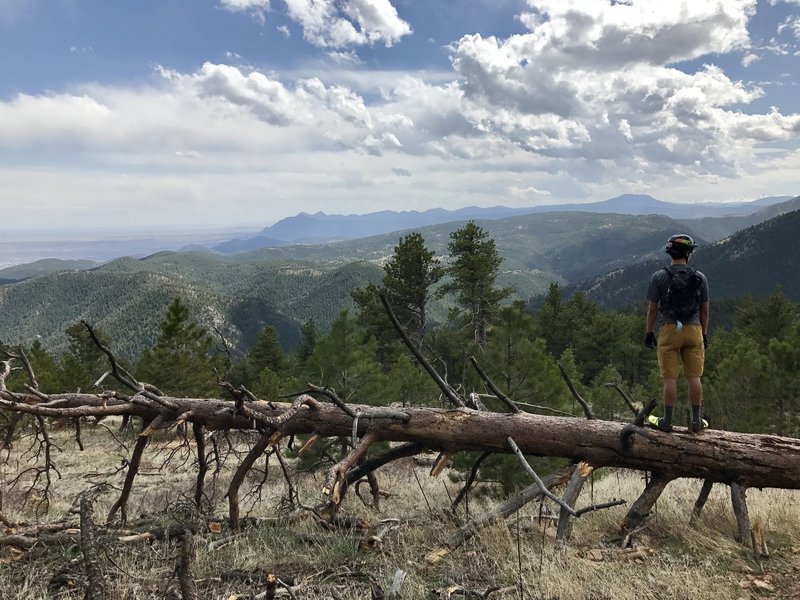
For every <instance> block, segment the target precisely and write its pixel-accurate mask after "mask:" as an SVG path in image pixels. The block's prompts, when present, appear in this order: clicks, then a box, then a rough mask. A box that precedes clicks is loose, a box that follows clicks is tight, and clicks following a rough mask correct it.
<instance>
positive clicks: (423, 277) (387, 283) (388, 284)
mask: <svg viewBox="0 0 800 600" xmlns="http://www.w3.org/2000/svg"><path fill="white" fill-rule="evenodd" d="M383 270H384V277H383V281H382V283H381V285H380V286H376V285H374V284H370V285H368V286H366V287H364V288H360V289H358V290H356V291H354V292H353V294H352V296H353V299H354V300H355V302H356V304H357V305H358V307H359V317H358V318H359V322H360V323H362V324H363V325H364V326H365V327H366V328H367V330H368V331H369V332H370V333H371V334H372V335H374V336H375V337H376V338H377V339H378V341H379V343H380V344H381V345H384V346H392V345H395V346H396V342H397V333H396V332H395V331H394V328H393V327H392V325H391V322H390V321H389V318H388V316H387V315H386V311H385V310H384V308H383V305H382V304H381V302H380V300H379V297H378V295H379V294H381V293H383V294H385V295H386V299H387V300H388V301H389V304H390V305H391V306H392V310H393V311H394V313H395V316H396V317H397V320H398V321H399V322H400V324H401V325H402V326H403V327H404V329H405V330H406V332H407V333H408V334H409V336H410V337H411V339H412V340H413V341H414V342H415V343H416V345H417V346H418V347H419V348H422V347H423V345H424V343H425V336H426V335H427V333H428V303H429V302H430V300H431V297H432V296H433V286H435V285H436V284H437V283H438V282H439V280H441V278H442V277H444V268H443V267H442V266H441V265H440V264H439V261H438V260H437V259H436V257H435V252H433V251H431V250H428V249H427V248H426V247H425V240H424V238H423V237H422V235H421V234H419V233H416V232H415V233H410V234H408V235H406V236H404V237H402V238H400V241H399V243H398V244H397V246H395V247H394V254H393V255H392V257H391V258H390V259H389V262H388V263H386V265H384V267H383Z"/></svg>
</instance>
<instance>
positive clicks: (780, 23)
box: [0, 0, 800, 231]
mask: <svg viewBox="0 0 800 600" xmlns="http://www.w3.org/2000/svg"><path fill="white" fill-rule="evenodd" d="M799 63H800V0H764V1H758V2H755V1H753V0H716V1H709V2H705V1H701V0H683V1H681V0H675V1H670V2H665V1H664V0H657V1H653V0H648V1H640V0H625V1H613V2H612V1H610V0H607V1H603V0H528V1H516V0H507V1H503V0H499V1H494V2H488V1H483V0H441V1H437V0H431V1H430V2H420V1H418V0H159V1H155V0H140V1H137V2H124V1H111V0H104V1H100V0H0V214H2V218H0V231H2V230H16V231H20V230H26V229H36V230H40V231H41V230H58V229H65V228H74V229H91V228H101V227H102V228H104V229H109V228H111V229H123V228H130V227H134V228H138V229H148V228H153V229H156V228H159V229H163V228H166V229H169V228H176V227H182V228H183V227H192V228H219V227H241V226H252V227H253V228H254V229H256V228H260V227H263V226H264V225H267V224H270V223H272V222H274V221H276V220H278V219H280V218H283V217H286V216H289V215H292V214H296V213H297V212H300V211H307V212H314V211H317V210H323V211H325V212H328V213H351V212H354V213H365V212H371V211H374V210H382V209H394V210H410V209H416V210H424V209H427V208H432V207H437V206H441V207H445V208H457V207H461V206H466V205H480V206H492V205H498V204H503V205H507V206H532V205H537V204H552V203H561V202H587V201H594V200H602V199H606V198H609V197H612V196H615V195H618V194H621V193H626V192H631V193H649V194H651V195H653V196H655V197H658V198H660V199H664V200H671V201H677V202H697V201H704V200H713V201H731V200H748V199H755V198H758V197H763V196H772V195H797V194H798V193H800V115H799V114H798V113H800V100H798V98H799V97H800V93H799V91H798V85H797V78H798V73H800V69H798V65H799Z"/></svg>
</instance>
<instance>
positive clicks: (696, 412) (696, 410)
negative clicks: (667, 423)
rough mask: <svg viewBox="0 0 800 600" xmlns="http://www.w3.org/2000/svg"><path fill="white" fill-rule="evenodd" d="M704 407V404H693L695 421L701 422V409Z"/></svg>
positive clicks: (693, 418)
mask: <svg viewBox="0 0 800 600" xmlns="http://www.w3.org/2000/svg"><path fill="white" fill-rule="evenodd" d="M702 409H703V406H702V405H698V406H695V405H694V404H692V421H694V422H695V423H699V422H700V411H701V410H702Z"/></svg>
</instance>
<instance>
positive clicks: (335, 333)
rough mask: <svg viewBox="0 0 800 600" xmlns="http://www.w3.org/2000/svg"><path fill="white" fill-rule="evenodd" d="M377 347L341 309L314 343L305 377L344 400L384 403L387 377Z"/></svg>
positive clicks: (372, 339) (373, 339)
mask: <svg viewBox="0 0 800 600" xmlns="http://www.w3.org/2000/svg"><path fill="white" fill-rule="evenodd" d="M376 348H377V344H376V342H375V338H372V337H367V338H365V336H364V333H363V331H361V330H360V329H359V328H358V327H357V323H356V321H355V319H353V317H352V316H350V314H349V313H348V311H346V310H345V311H342V312H341V313H340V314H339V316H338V317H337V318H336V319H335V320H334V322H333V323H332V324H331V330H330V332H329V333H328V334H327V335H325V336H323V337H322V338H320V339H319V340H317V343H316V344H315V346H314V351H313V352H312V353H311V356H310V357H309V359H308V362H307V366H306V368H307V373H308V380H310V381H312V382H314V383H316V384H317V385H320V386H325V387H331V388H333V389H335V390H336V393H337V394H338V395H339V397H340V398H342V399H343V400H349V399H352V400H353V401H357V402H360V403H364V404H383V403H386V402H387V401H388V400H389V398H388V397H387V396H386V394H385V391H386V390H385V388H386V378H385V376H384V375H383V374H382V373H381V366H380V364H379V363H378V361H377V359H376V358H375V352H376Z"/></svg>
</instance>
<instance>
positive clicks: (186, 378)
mask: <svg viewBox="0 0 800 600" xmlns="http://www.w3.org/2000/svg"><path fill="white" fill-rule="evenodd" d="M160 328H161V334H160V335H159V337H158V340H157V341H156V344H155V346H153V347H152V348H149V349H148V350H145V352H144V353H143V354H142V357H141V358H140V359H139V362H138V364H137V365H136V375H137V377H138V378H139V379H140V380H142V381H145V382H147V383H151V384H153V385H155V386H156V387H158V388H159V389H161V391H162V392H164V393H165V394H169V395H184V396H186V395H195V396H202V395H205V394H209V393H211V392H212V391H213V390H214V387H215V384H214V381H215V374H214V364H215V362H214V361H213V360H212V358H211V356H210V355H209V351H210V350H211V345H212V339H211V336H210V335H209V333H208V331H206V329H205V328H204V327H201V326H200V325H198V324H197V323H195V322H194V321H192V320H191V318H190V316H189V309H188V307H187V306H186V305H185V304H183V303H182V302H181V300H180V298H176V299H175V300H173V301H172V303H171V304H170V305H169V307H168V308H167V313H166V316H165V318H164V320H163V321H162V322H161V325H160Z"/></svg>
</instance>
